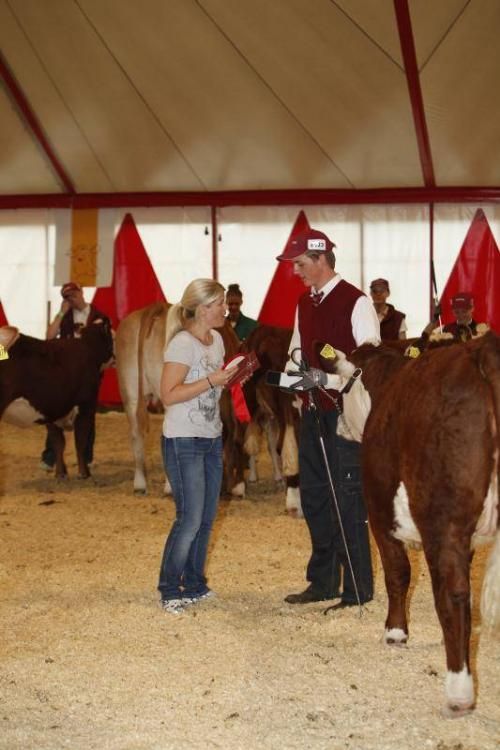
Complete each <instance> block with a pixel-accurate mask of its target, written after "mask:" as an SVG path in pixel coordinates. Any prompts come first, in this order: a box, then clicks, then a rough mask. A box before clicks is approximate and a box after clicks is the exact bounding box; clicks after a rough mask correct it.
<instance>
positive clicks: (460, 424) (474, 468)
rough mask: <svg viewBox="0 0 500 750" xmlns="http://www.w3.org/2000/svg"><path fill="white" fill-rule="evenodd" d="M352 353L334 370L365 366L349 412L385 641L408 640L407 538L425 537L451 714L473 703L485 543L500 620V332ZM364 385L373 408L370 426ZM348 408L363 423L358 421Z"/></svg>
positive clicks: (495, 622) (492, 607)
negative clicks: (475, 584)
mask: <svg viewBox="0 0 500 750" xmlns="http://www.w3.org/2000/svg"><path fill="white" fill-rule="evenodd" d="M349 359H350V360H351V363H348V362H346V361H345V360H340V361H338V362H337V363H336V365H335V366H336V367H337V372H339V373H341V374H342V376H343V377H346V376H347V377H348V376H349V375H350V374H351V373H352V372H353V371H354V368H355V367H361V368H362V369H363V375H362V383H359V385H358V384H357V385H356V386H355V387H354V388H353V389H352V390H351V392H350V393H349V394H348V395H346V396H345V397H344V418H345V419H346V421H347V423H348V427H349V429H350V430H351V432H352V433H353V434H357V435H358V436H359V438H358V439H361V436H362V438H363V440H362V468H363V490H364V496H365V499H366V503H367V507H368V514H369V519H370V525H371V528H372V531H373V534H374V536H375V539H376V541H377V545H378V547H379V550H380V554H381V558H382V564H383V566H384V573H385V580H386V587H387V593H388V598H389V608H388V615H387V620H386V627H385V636H384V638H385V641H386V642H387V643H395V644H397V643H404V642H405V641H406V639H407V638H408V623H407V619H406V596H407V591H408V587H409V583H410V565H409V560H408V556H407V554H406V551H405V549H404V544H410V545H418V544H420V543H421V545H422V547H423V550H424V554H425V556H426V559H427V563H428V566H429V570H430V573H431V580H432V586H433V592H434V600H435V604H436V610H437V613H438V616H439V620H440V623H441V627H442V629H443V636H444V642H445V648H446V661H447V672H448V674H447V678H446V681H445V692H446V710H447V711H448V713H449V715H453V716H457V715H461V714H463V713H465V712H467V711H469V710H471V709H472V708H473V707H474V701H475V698H474V688H473V682H472V677H471V674H470V666H469V642H470V631H471V613H470V561H471V557H472V552H473V549H474V547H475V546H476V545H477V544H478V543H480V542H482V541H484V540H485V539H486V538H489V539H490V540H491V539H493V538H495V539H496V541H495V544H494V546H493V549H492V551H491V554H490V560H489V563H488V569H487V572H486V575H485V578H484V583H483V590H482V599H481V611H482V615H483V622H484V623H485V624H486V625H491V626H492V627H497V628H498V627H500V529H499V518H498V508H499V494H498V472H499V466H498V455H499V447H500V446H499V432H500V430H499V424H500V338H499V337H498V336H496V335H495V334H493V333H488V334H486V335H485V336H484V338H482V339H477V340H475V341H469V342H467V343H464V344H452V345H449V346H441V347H439V348H435V349H433V350H429V351H427V352H425V353H424V354H423V355H422V356H420V357H418V358H417V359H407V358H404V357H403V356H402V353H401V352H398V351H397V350H395V349H393V348H391V347H388V346H381V347H379V348H375V347H370V346H368V347H366V346H363V347H360V348H359V349H358V350H355V351H354V352H353V353H352V354H351V355H350V357H349ZM358 382H359V381H358ZM365 390H366V391H367V392H368V393H369V397H370V400H371V404H372V406H371V410H370V412H369V415H368V416H367V419H366V423H365V424H363V420H362V419H361V420H360V419H359V415H360V414H363V412H364V411H366V405H367V403H368V401H367V400H366V398H365V396H364V393H363V391H365ZM350 414H356V415H357V420H354V421H353V422H352V423H350V421H349V419H350V418H349V415H350Z"/></svg>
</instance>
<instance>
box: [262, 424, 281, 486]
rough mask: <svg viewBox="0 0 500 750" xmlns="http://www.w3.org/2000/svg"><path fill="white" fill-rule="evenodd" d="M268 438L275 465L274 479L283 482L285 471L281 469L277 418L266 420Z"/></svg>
mask: <svg viewBox="0 0 500 750" xmlns="http://www.w3.org/2000/svg"><path fill="white" fill-rule="evenodd" d="M265 429H266V438H267V448H268V450H269V455H270V456H271V464H272V467H273V479H274V481H275V482H283V473H282V471H281V458H280V456H279V454H278V440H279V425H278V424H277V422H276V420H275V419H268V420H267V421H266V428H265Z"/></svg>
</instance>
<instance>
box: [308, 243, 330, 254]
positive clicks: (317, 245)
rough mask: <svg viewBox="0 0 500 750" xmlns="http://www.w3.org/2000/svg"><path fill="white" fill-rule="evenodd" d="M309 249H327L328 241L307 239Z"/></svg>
mask: <svg viewBox="0 0 500 750" xmlns="http://www.w3.org/2000/svg"><path fill="white" fill-rule="evenodd" d="M307 249H308V250H321V251H323V252H324V251H325V250H326V242H325V240H307Z"/></svg>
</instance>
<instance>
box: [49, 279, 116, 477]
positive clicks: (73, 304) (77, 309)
mask: <svg viewBox="0 0 500 750" xmlns="http://www.w3.org/2000/svg"><path fill="white" fill-rule="evenodd" d="M61 297H62V302H61V307H60V309H59V311H58V313H57V315H56V316H55V318H54V320H53V321H52V323H50V324H49V326H48V328H47V334H46V338H47V339H49V340H50V339H55V338H57V337H58V336H59V337H60V338H63V339H64V338H65V339H68V338H69V339H71V338H80V331H81V329H82V328H84V327H85V326H87V325H91V324H92V323H94V322H95V321H97V320H102V321H107V322H108V323H109V320H108V318H107V316H106V315H104V314H103V313H101V312H100V311H99V310H98V309H97V308H96V307H94V305H91V304H89V303H87V302H85V299H84V297H83V290H82V287H81V286H80V285H79V284H76V283H75V282H74V281H69V282H68V283H67V284H64V285H63V286H62V287H61ZM94 441H95V426H93V427H92V429H91V431H90V434H89V440H88V443H87V447H86V449H85V460H86V462H87V464H91V463H92V461H93V457H94ZM55 462H56V457H55V452H54V449H53V447H52V445H51V442H50V439H49V435H48V434H47V438H46V441H45V449H44V450H43V452H42V456H41V461H40V468H41V469H44V470H45V471H52V470H53V469H54V465H55Z"/></svg>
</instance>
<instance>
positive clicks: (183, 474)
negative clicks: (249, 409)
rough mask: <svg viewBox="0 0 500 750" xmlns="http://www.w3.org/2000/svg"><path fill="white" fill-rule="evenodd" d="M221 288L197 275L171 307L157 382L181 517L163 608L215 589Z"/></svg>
mask: <svg viewBox="0 0 500 750" xmlns="http://www.w3.org/2000/svg"><path fill="white" fill-rule="evenodd" d="M225 314H226V305H225V302H224V287H223V286H221V284H219V283H218V282H217V281H213V280H212V279H195V280H194V281H192V282H191V283H190V284H189V285H188V286H187V287H186V289H185V291H184V294H183V295H182V299H181V301H180V303H178V304H176V305H173V307H171V308H170V310H169V312H168V317H167V327H166V338H165V341H166V349H165V353H164V365H163V370H162V375H161V382H160V396H161V399H162V402H163V404H164V406H165V419H164V422H163V435H162V438H161V443H162V456H163V463H164V467H165V471H166V473H167V474H168V478H169V480H170V483H171V485H172V493H173V496H174V501H175V509H176V517H175V521H174V523H173V525H172V528H171V530H170V533H169V535H168V537H167V540H166V543H165V548H164V552H163V558H162V561H161V567H160V576H159V583H158V590H159V591H160V596H161V605H162V608H163V609H164V610H165V611H166V612H169V613H174V614H175V613H180V612H182V610H183V609H184V608H185V607H187V606H188V605H192V604H194V603H196V602H198V601H200V600H201V599H205V598H206V597H208V596H210V595H212V594H213V592H212V591H211V590H210V589H209V588H208V586H207V579H206V577H205V563H206V558H207V553H208V543H209V539H210V532H211V529H212V524H213V522H214V519H215V516H216V513H217V505H218V500H219V494H220V489H221V483H222V422H221V417H220V413H219V400H220V397H221V393H222V388H223V386H224V384H225V383H226V382H227V380H228V379H229V378H230V377H231V374H232V370H231V369H227V370H224V369H223V364H224V343H223V340H222V337H221V335H220V333H219V332H218V331H216V330H214V329H216V328H219V327H220V326H222V325H224V317H225Z"/></svg>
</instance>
